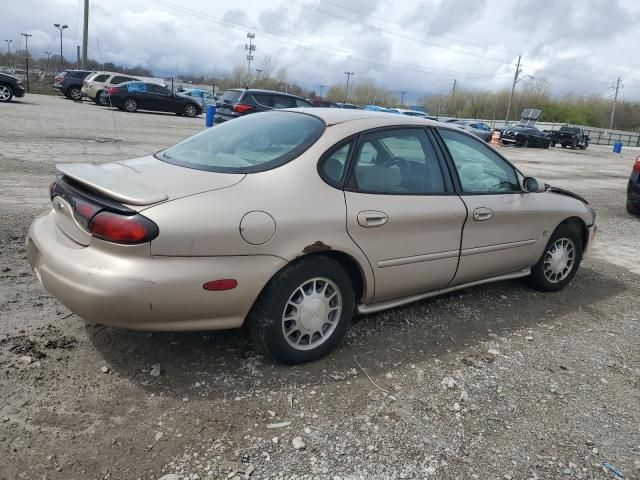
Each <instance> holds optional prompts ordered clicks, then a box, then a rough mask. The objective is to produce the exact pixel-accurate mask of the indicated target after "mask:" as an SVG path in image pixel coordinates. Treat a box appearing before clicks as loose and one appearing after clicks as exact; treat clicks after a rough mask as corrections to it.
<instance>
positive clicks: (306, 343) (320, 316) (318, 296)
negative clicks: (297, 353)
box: [282, 277, 342, 350]
mask: <svg viewBox="0 0 640 480" xmlns="http://www.w3.org/2000/svg"><path fill="white" fill-rule="evenodd" d="M341 314H342V295H341V294H340V290H339V289H338V287H337V286H336V284H335V283H333V282H332V281H331V280H329V279H327V278H322V277H317V278H313V279H311V280H307V281H305V282H304V283H303V284H302V285H300V286H298V287H297V288H296V289H295V290H294V292H293V293H292V294H291V296H290V297H289V300H288V301H287V304H286V305H285V307H284V312H283V313H282V333H283V334H284V338H285V340H286V341H287V343H288V344H289V345H290V346H291V347H293V348H295V349H296V350H312V349H314V348H316V347H318V346H319V345H321V344H323V343H324V342H325V341H326V340H327V339H329V337H331V335H332V334H333V332H334V331H335V329H336V326H337V325H338V321H339V320H340V315H341Z"/></svg>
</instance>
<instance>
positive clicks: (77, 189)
mask: <svg viewBox="0 0 640 480" xmlns="http://www.w3.org/2000/svg"><path fill="white" fill-rule="evenodd" d="M56 168H57V169H58V171H59V174H58V176H57V179H56V182H55V183H54V184H53V185H52V190H51V201H52V206H53V210H54V211H55V212H56V224H57V225H58V227H59V228H60V230H62V231H63V232H64V233H65V234H66V235H67V236H69V237H70V238H72V239H73V240H75V241H76V242H77V243H80V244H82V245H88V244H89V241H90V239H91V236H90V235H89V234H88V224H89V223H90V220H91V216H92V215H95V214H96V213H97V212H98V211H100V210H108V211H112V212H115V213H118V214H122V215H133V214H136V213H138V212H141V211H142V210H145V209H146V208H149V207H151V206H153V205H157V204H158V203H162V202H167V201H172V200H177V199H179V198H182V197H186V196H190V195H195V194H198V193H202V192H208V191H212V190H219V189H222V188H227V187H230V186H233V185H235V184H237V183H239V182H240V181H242V179H243V178H244V177H245V176H246V175H245V174H235V173H217V172H208V171H203V170H195V169H190V168H186V167H181V166H178V165H173V164H170V163H166V162H163V161H160V160H158V159H156V158H155V157H153V156H147V157H142V158H136V159H131V160H125V161H119V162H111V163H105V164H101V165H96V164H93V163H67V164H60V165H56Z"/></svg>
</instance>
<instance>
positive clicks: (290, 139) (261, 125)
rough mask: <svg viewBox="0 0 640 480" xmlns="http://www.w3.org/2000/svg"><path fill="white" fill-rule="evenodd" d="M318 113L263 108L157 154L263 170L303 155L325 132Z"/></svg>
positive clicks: (195, 164) (208, 166) (180, 161)
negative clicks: (264, 109)
mask: <svg viewBox="0 0 640 480" xmlns="http://www.w3.org/2000/svg"><path fill="white" fill-rule="evenodd" d="M324 127H325V125H324V122H323V121H322V120H320V119H319V118H317V117H314V116H311V115H306V114H303V113H296V112H277V111H275V112H263V113H255V114H253V115H247V116H245V117H240V118H237V119H235V120H230V121H228V122H225V123H222V124H220V125H216V126H215V127H211V128H209V129H208V130H205V131H204V132H201V133H199V134H197V135H194V136H193V137H191V138H188V139H186V140H184V141H182V142H180V143H178V144H177V145H175V146H173V147H170V148H168V149H167V150H164V151H162V152H159V153H158V154H157V158H158V159H160V160H163V161H165V162H168V163H173V164H175V165H181V166H183V167H188V168H195V169H198V170H209V171H214V172H223V173H252V172H262V171H264V170H269V169H271V168H275V167H279V166H280V165H283V164H285V163H286V162H288V161H290V160H292V159H294V158H296V157H297V156H299V155H301V154H302V153H303V152H304V151H305V150H306V149H307V148H309V147H310V146H311V145H312V144H313V143H314V142H315V141H316V140H318V138H320V136H321V135H322V133H323V132H324Z"/></svg>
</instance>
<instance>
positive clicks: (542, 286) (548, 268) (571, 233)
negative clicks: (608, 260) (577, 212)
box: [527, 224, 583, 292]
mask: <svg viewBox="0 0 640 480" xmlns="http://www.w3.org/2000/svg"><path fill="white" fill-rule="evenodd" d="M582 248H583V245H582V237H581V236H580V232H579V231H578V230H577V228H575V227H573V226H571V225H566V224H560V225H559V226H558V227H557V228H556V230H555V231H554V232H553V235H551V238H550V239H549V242H548V243H547V246H546V247H545V249H544V253H543V254H542V257H541V258H540V260H539V261H538V263H536V264H535V265H534V266H533V268H532V269H531V275H530V276H529V277H528V279H527V280H528V283H529V285H530V286H531V287H532V288H534V289H536V290H539V291H541V292H556V291H558V290H562V289H563V288H564V287H566V286H567V284H568V283H569V282H570V281H571V280H572V279H573V277H574V276H575V274H576V272H577V271H578V267H579V266H580V262H581V261H582Z"/></svg>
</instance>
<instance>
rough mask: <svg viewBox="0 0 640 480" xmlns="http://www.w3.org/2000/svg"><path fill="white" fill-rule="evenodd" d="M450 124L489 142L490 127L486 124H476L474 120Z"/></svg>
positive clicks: (456, 121)
mask: <svg viewBox="0 0 640 480" xmlns="http://www.w3.org/2000/svg"><path fill="white" fill-rule="evenodd" d="M450 123H451V124H452V125H455V126H457V127H459V128H461V129H462V130H464V131H466V132H469V133H470V134H472V135H475V136H476V137H478V138H481V139H482V140H484V141H485V142H489V141H491V133H492V131H491V127H489V125H487V124H486V123H483V122H478V121H476V120H455V121H453V122H450Z"/></svg>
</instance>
